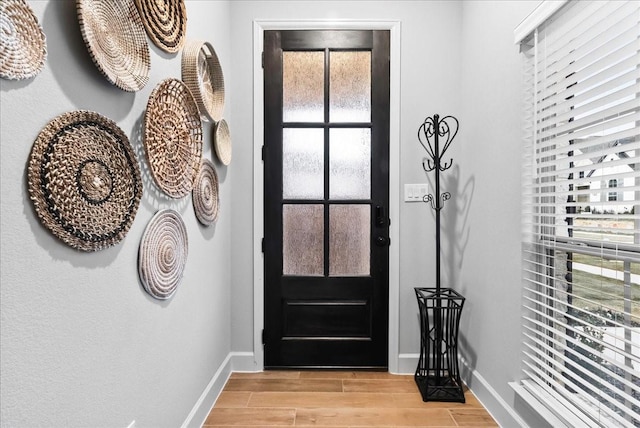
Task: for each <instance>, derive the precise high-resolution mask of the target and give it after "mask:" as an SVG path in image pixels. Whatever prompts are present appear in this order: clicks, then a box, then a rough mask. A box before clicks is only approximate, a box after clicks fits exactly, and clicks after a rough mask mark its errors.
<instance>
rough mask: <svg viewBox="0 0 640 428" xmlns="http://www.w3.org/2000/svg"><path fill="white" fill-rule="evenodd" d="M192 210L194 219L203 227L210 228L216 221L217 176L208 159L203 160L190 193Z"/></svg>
mask: <svg viewBox="0 0 640 428" xmlns="http://www.w3.org/2000/svg"><path fill="white" fill-rule="evenodd" d="M192 200H193V209H194V211H195V213H196V218H197V219H198V221H199V222H200V223H202V224H203V225H205V226H210V225H211V224H213V223H215V221H216V220H217V219H218V209H219V206H220V193H219V185H218V174H217V173H216V168H215V166H214V165H213V162H211V161H210V160H209V159H203V161H202V166H201V167H200V174H198V178H197V179H196V183H195V185H194V186H193V192H192Z"/></svg>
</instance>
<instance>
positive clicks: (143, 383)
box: [0, 1, 237, 427]
mask: <svg viewBox="0 0 640 428" xmlns="http://www.w3.org/2000/svg"><path fill="white" fill-rule="evenodd" d="M186 3H187V14H188V26H187V36H188V38H194V39H195V38H200V39H204V40H207V41H209V42H211V43H212V45H213V46H214V47H215V49H216V51H217V53H218V56H219V57H220V61H221V63H222V66H223V69H224V71H225V72H226V76H225V77H226V79H227V83H228V85H232V82H233V73H232V72H231V39H230V23H229V20H228V18H229V13H230V12H229V3H228V2H226V1H224V2H201V1H187V2H186ZM29 4H30V5H31V6H32V8H33V9H34V12H35V14H36V16H37V17H38V19H39V21H40V23H41V24H42V26H43V28H44V32H45V34H46V35H47V44H48V59H47V62H46V65H45V67H44V70H43V71H42V72H41V73H40V74H39V75H38V76H36V77H35V78H34V79H30V80H27V81H9V80H5V79H1V80H0V85H1V93H0V96H1V98H0V102H1V109H0V110H1V116H0V121H1V122H0V123H1V141H2V145H1V156H0V157H1V168H0V170H1V181H2V183H1V185H2V187H1V188H2V191H1V193H0V198H1V199H0V201H1V221H2V228H1V230H2V239H1V253H0V262H1V269H0V271H1V297H0V301H1V309H2V323H1V340H0V343H1V346H2V347H1V358H0V361H1V366H0V367H1V379H0V385H1V386H0V388H1V399H0V402H1V425H2V426H3V427H5V426H6V427H34V426H46V427H74V426H76V427H77V426H84V427H88V426H92V427H99V426H102V427H107V426H108V427H127V426H128V425H129V424H130V423H131V422H132V421H133V420H135V421H136V427H145V426H147V427H176V426H180V425H181V424H182V423H183V422H184V421H185V419H186V418H187V416H188V415H189V413H190V412H191V410H192V408H193V407H194V405H195V404H196V401H197V400H198V399H199V398H200V396H201V394H202V393H203V391H204V390H205V388H206V387H207V385H208V383H209V382H210V381H211V379H212V377H213V376H214V374H215V373H216V371H217V370H218V368H219V367H220V366H221V364H222V363H223V361H224V360H225V358H227V356H228V355H229V352H230V350H231V348H230V346H231V341H230V321H229V320H230V307H229V300H230V275H231V270H230V259H231V254H230V251H229V248H230V245H231V216H232V211H231V202H230V200H231V184H232V183H231V181H232V180H231V177H230V174H229V171H228V170H229V169H232V168H234V167H237V166H236V165H233V164H232V165H231V166H229V167H228V168H226V167H222V166H221V165H220V164H217V167H218V173H219V177H220V181H221V183H220V189H221V195H220V199H221V212H220V218H219V220H218V223H217V224H216V225H215V226H213V227H210V228H203V227H201V226H200V225H199V224H198V222H197V220H196V218H195V215H194V212H193V208H192V205H191V197H190V196H188V197H187V198H184V199H183V200H178V201H173V200H169V199H168V198H163V197H161V196H160V195H159V192H158V190H157V189H156V188H155V187H154V186H155V185H154V184H153V183H152V182H151V180H150V176H149V170H148V168H147V167H146V161H145V160H143V158H142V157H141V153H142V151H141V144H142V143H141V133H140V126H141V124H142V120H143V117H144V111H145V108H146V103H147V100H148V97H149V95H150V93H151V91H152V90H153V88H154V87H155V86H156V85H157V84H158V83H159V82H160V81H161V80H162V79H165V78H168V77H177V78H180V59H181V57H180V54H175V55H172V54H166V53H164V52H162V51H160V50H159V49H158V48H156V47H155V45H153V43H151V42H150V43H149V44H150V51H151V73H150V79H149V82H148V84H147V85H146V86H145V87H144V88H143V89H142V90H141V91H139V92H137V93H128V92H124V91H122V90H120V89H118V88H117V87H115V86H113V85H111V84H110V83H108V81H107V80H106V79H105V78H104V77H102V75H101V74H100V72H99V71H98V69H97V68H96V66H95V65H94V64H93V62H92V60H91V58H90V57H89V54H88V51H87V49H86V47H85V45H84V42H83V39H82V36H81V33H80V29H79V25H78V22H77V16H76V7H75V2H73V1H64V2H62V1H31V2H29ZM230 95H231V94H230V93H229V94H228V100H230V99H231V97H230ZM76 109H87V110H94V111H96V112H99V113H101V114H103V115H105V116H107V117H109V118H111V119H112V120H114V121H116V123H117V124H118V126H119V127H120V128H121V129H122V130H123V131H124V132H125V134H127V135H128V137H129V139H130V140H131V143H132V146H133V147H134V149H135V151H136V153H137V154H138V155H139V161H140V165H141V167H143V181H144V183H143V184H144V196H143V198H142V201H141V204H140V208H139V210H138V213H137V216H136V218H135V221H134V222H133V225H132V227H131V229H130V231H129V233H128V235H127V237H126V238H125V239H124V240H123V241H122V242H120V243H119V244H118V245H116V246H114V247H111V248H109V249H106V250H103V251H100V252H96V253H84V252H79V251H76V250H74V249H72V248H70V247H67V246H66V245H65V244H64V243H62V242H61V241H59V240H58V239H57V238H55V237H54V236H53V235H52V234H50V233H49V231H48V230H46V229H45V228H44V227H43V226H42V225H41V224H40V222H39V220H38V218H37V216H36V215H35V212H34V210H33V208H32V204H31V201H30V200H29V197H28V192H27V186H26V163H27V160H28V157H29V152H30V150H31V146H32V144H33V141H34V140H35V139H36V137H37V135H38V133H39V132H40V130H41V129H42V128H43V127H44V126H45V125H46V124H47V122H48V121H49V120H51V119H53V118H54V117H56V116H58V115H59V114H62V113H64V112H67V111H71V110H76ZM225 113H226V116H227V118H228V120H229V122H230V125H231V126H233V121H232V118H231V117H230V113H231V109H229V108H227V109H226V111H225ZM204 128H205V134H204V138H205V145H204V150H205V156H207V157H209V158H211V157H212V152H211V143H210V141H211V124H210V123H205V126H204ZM168 207H171V208H174V209H176V210H178V211H179V212H180V213H181V214H182V216H183V218H184V221H185V223H186V226H187V230H188V234H189V235H188V236H189V257H188V260H187V265H186V270H185V276H184V279H183V281H182V283H181V284H180V286H179V288H178V290H177V291H176V293H175V295H174V297H173V298H172V299H171V300H170V301H168V302H160V301H158V300H155V299H152V298H151V297H149V296H148V295H147V294H146V293H145V291H144V290H143V288H142V287H141V285H140V282H139V280H138V274H137V267H136V260H137V255H138V245H139V242H140V238H141V236H142V233H143V230H144V228H145V226H146V224H147V222H148V221H149V220H150V219H151V217H152V215H153V214H154V213H155V212H156V211H157V210H158V209H160V208H168Z"/></svg>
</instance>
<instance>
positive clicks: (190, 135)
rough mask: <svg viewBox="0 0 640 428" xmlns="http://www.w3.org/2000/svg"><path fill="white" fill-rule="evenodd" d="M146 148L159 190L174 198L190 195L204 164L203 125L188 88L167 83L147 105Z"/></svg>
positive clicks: (152, 95) (159, 87)
mask: <svg viewBox="0 0 640 428" xmlns="http://www.w3.org/2000/svg"><path fill="white" fill-rule="evenodd" d="M144 147H145V153H146V155H147V161H148V162H149V168H150V169H151V174H152V175H153V179H154V181H155V182H156V184H157V185H158V187H159V188H160V189H161V190H162V191H163V192H165V193H166V194H167V195H169V196H170V197H172V198H175V199H179V198H182V197H184V196H186V195H187V194H189V192H191V190H192V189H193V183H194V182H195V180H196V177H197V176H198V172H199V171H200V163H201V162H202V122H201V120H200V114H199V113H198V106H197V105H196V102H195V100H194V99H193V96H192V95H191V92H190V91H189V88H187V86H186V85H185V84H184V83H183V82H182V81H180V80H178V79H172V78H171V79H165V80H163V81H162V82H160V83H159V84H158V86H156V87H155V89H154V90H153V92H152V93H151V96H150V97H149V101H148V103H147V111H146V113H145V124H144Z"/></svg>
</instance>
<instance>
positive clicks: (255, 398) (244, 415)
mask: <svg viewBox="0 0 640 428" xmlns="http://www.w3.org/2000/svg"><path fill="white" fill-rule="evenodd" d="M465 399H466V403H464V404H462V403H440V402H433V401H431V402H427V403H425V402H423V401H422V398H421V396H420V392H419V391H418V387H417V386H416V384H415V382H414V380H413V376H398V375H391V374H388V373H380V372H343V371H337V372H326V371H308V372H307V371H303V372H299V371H265V372H262V373H233V374H232V375H231V378H230V379H229V381H228V382H227V384H226V386H225V388H224V390H223V392H222V393H221V395H220V397H219V398H218V401H217V402H216V404H215V406H214V408H213V409H212V410H211V413H210V414H209V416H208V418H207V420H206V421H205V423H204V425H203V427H206V428H212V427H229V426H233V427H276V426H296V427H304V426H307V427H309V426H313V427H316V428H317V427H333V428H336V427H497V426H498V425H497V424H496V422H495V421H494V420H493V419H492V418H491V416H490V415H489V413H487V411H486V410H485V409H484V408H483V407H482V405H481V404H480V403H479V402H478V400H477V399H476V398H475V397H474V396H473V394H472V393H471V392H470V391H466V392H465Z"/></svg>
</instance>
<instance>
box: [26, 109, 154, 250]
mask: <svg viewBox="0 0 640 428" xmlns="http://www.w3.org/2000/svg"><path fill="white" fill-rule="evenodd" d="M28 187H29V196H30V197H31V200H32V201H33V205H34V208H35V211H36V213H37V215H38V217H39V218H40V221H41V222H42V224H43V225H44V226H45V227H47V228H48V229H49V230H50V231H51V232H52V233H53V234H54V235H55V236H57V237H58V238H60V239H61V240H62V241H64V242H65V243H67V244H68V245H70V246H71V247H74V248H77V249H79V250H84V251H96V250H101V249H103V248H107V247H109V246H112V245H114V244H116V243H118V242H120V241H121V240H122V239H123V238H124V237H125V235H126V234H127V232H128V230H129V228H130V226H131V223H133V220H134V218H135V215H136V212H137V210H138V206H139V205H140V198H141V196H142V180H141V177H140V167H139V165H138V162H137V160H136V157H135V154H134V151H133V148H132V147H131V145H130V143H129V140H128V138H127V136H126V135H125V134H124V132H123V131H122V130H121V129H120V128H119V127H118V126H117V125H116V124H115V123H114V122H113V121H112V120H110V119H108V118H106V117H104V116H101V115H100V114H98V113H94V112H90V111H82V110H80V111H71V112H68V113H64V114H62V115H60V116H58V117H56V118H55V119H53V120H52V121H51V122H49V123H48V124H47V125H46V126H45V128H44V129H43V130H42V131H41V132H40V134H39V135H38V137H37V138H36V140H35V142H34V144H33V147H32V148H31V154H30V157H29V164H28Z"/></svg>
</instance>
